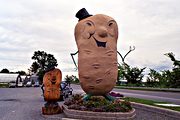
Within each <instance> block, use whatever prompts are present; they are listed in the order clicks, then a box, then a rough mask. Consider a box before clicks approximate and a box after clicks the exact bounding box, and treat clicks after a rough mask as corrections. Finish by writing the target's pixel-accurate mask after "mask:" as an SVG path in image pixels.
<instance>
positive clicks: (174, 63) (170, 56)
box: [164, 52, 180, 68]
mask: <svg viewBox="0 0 180 120" xmlns="http://www.w3.org/2000/svg"><path fill="white" fill-rule="evenodd" d="M164 55H166V56H168V57H169V58H170V59H171V61H173V65H174V67H178V68H180V61H179V60H176V59H175V55H174V54H173V53H172V52H170V53H166V54H164Z"/></svg>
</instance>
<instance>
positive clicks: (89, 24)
mask: <svg viewBox="0 0 180 120" xmlns="http://www.w3.org/2000/svg"><path fill="white" fill-rule="evenodd" d="M75 38H76V41H77V44H79V45H81V44H83V45H85V44H93V43H95V44H94V45H95V46H96V47H107V46H108V45H111V44H113V43H115V44H116V43H117V38H118V27H117V23H116V22H115V20H114V19H113V18H111V17H109V16H106V15H102V14H98V15H94V16H91V17H88V18H86V19H83V20H81V21H80V22H79V23H78V24H77V25H76V28H75ZM90 41H91V42H90ZM79 45H78V46H79ZM95 46H94V47H95Z"/></svg>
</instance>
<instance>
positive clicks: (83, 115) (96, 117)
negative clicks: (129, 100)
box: [63, 105, 136, 120]
mask: <svg viewBox="0 0 180 120" xmlns="http://www.w3.org/2000/svg"><path fill="white" fill-rule="evenodd" d="M63 111H64V114H65V116H66V117H69V118H76V119H83V120H133V119H134V118H135V116H136V113H135V109H133V110H132V111H130V112H125V113H123V112H91V111H79V110H72V109H68V108H67V106H65V105H63Z"/></svg>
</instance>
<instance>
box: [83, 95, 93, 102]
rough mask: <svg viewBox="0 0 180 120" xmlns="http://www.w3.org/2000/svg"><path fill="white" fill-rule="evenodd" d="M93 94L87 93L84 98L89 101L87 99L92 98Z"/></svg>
mask: <svg viewBox="0 0 180 120" xmlns="http://www.w3.org/2000/svg"><path fill="white" fill-rule="evenodd" d="M91 96H92V95H91V94H85V95H84V97H83V100H84V101H87V100H89V99H90V98H91Z"/></svg>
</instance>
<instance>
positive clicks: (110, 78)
mask: <svg viewBox="0 0 180 120" xmlns="http://www.w3.org/2000/svg"><path fill="white" fill-rule="evenodd" d="M117 38H118V27H117V23H116V22H115V20H114V19H113V18H111V17H109V16H106V15H102V14H98V15H94V16H91V17H88V18H85V19H83V20H81V21H79V22H78V23H77V25H76V27H75V39H76V44H77V47H78V51H79V54H78V72H79V80H80V84H81V87H82V89H83V90H84V91H85V92H86V93H88V94H92V95H104V94H106V93H108V92H110V91H111V90H112V89H113V87H114V85H115V84H116V80H117Z"/></svg>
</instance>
